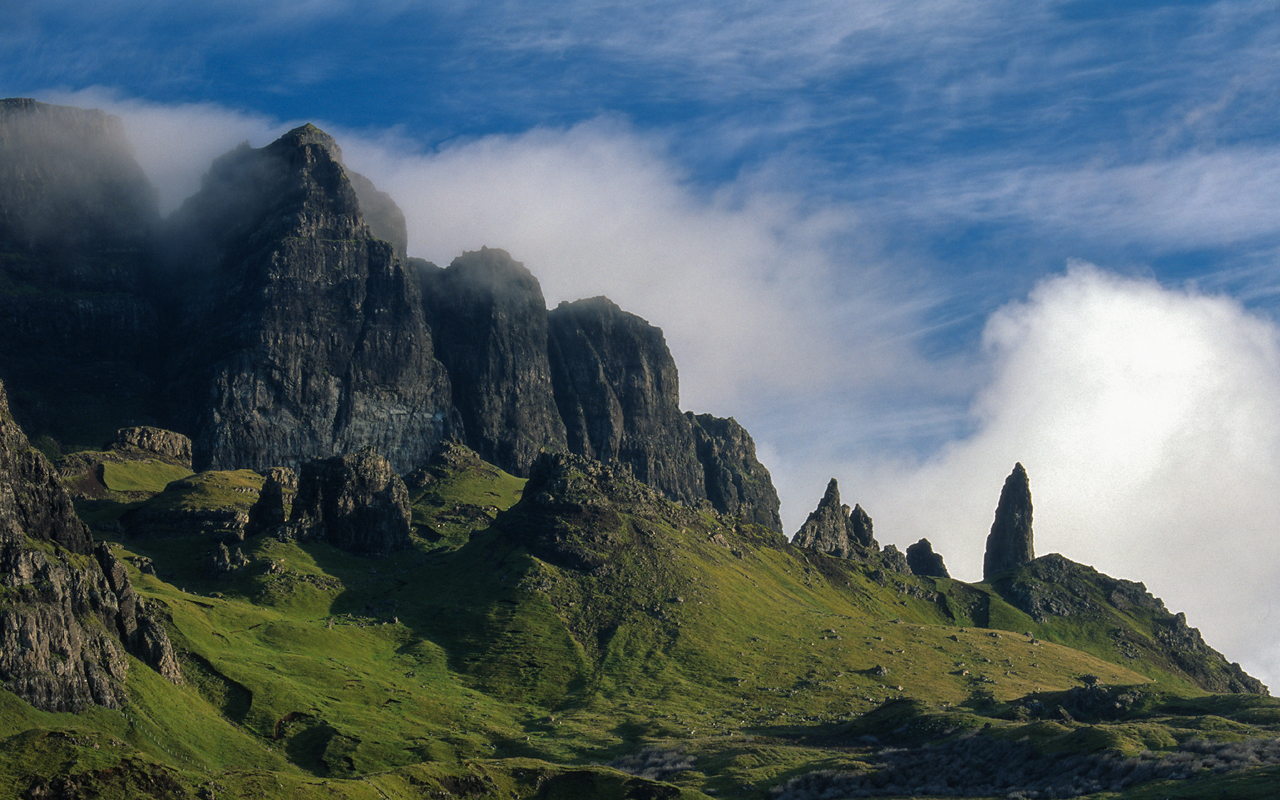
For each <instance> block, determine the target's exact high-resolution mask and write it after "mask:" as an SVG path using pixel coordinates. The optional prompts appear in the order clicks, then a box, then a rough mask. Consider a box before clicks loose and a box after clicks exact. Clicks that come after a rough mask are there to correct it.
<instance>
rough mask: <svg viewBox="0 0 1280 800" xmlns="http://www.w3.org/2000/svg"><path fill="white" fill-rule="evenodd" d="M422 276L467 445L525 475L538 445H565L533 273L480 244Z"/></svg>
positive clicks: (544, 314)
mask: <svg viewBox="0 0 1280 800" xmlns="http://www.w3.org/2000/svg"><path fill="white" fill-rule="evenodd" d="M424 277H425V280H424V287H425V289H424V295H425V300H426V303H427V308H428V309H429V314H430V321H431V326H432V330H433V331H434V335H435V341H436V344H437V347H438V352H439V357H440V360H441V362H442V363H443V364H444V365H445V368H446V369H447V370H448V372H449V382H450V385H451V386H452V387H453V404H454V406H456V407H457V409H458V411H459V413H460V414H461V416H462V424H463V429H464V431H465V434H464V435H465V439H466V442H467V444H468V446H470V447H471V449H473V450H475V451H476V452H477V453H479V454H480V457H481V458H483V459H485V460H486V461H489V462H491V463H493V464H496V465H497V466H499V467H502V468H503V469H505V470H508V471H509V472H513V473H515V474H518V475H526V474H528V471H529V467H530V466H531V465H532V464H533V460H534V458H535V457H537V455H538V452H539V451H541V450H543V449H551V450H562V449H564V448H565V426H564V423H563V422H562V421H561V420H560V414H559V412H558V411H557V409H556V401H555V395H554V392H553V391H552V387H551V365H550V362H549V361H548V358H547V305H546V301H545V300H544V299H543V297H542V289H541V287H540V286H539V285H538V281H537V279H536V278H534V277H533V275H532V274H530V272H529V271H528V270H527V269H525V268H524V265H523V264H521V263H519V262H517V261H515V260H513V259H512V258H511V256H510V255H508V254H507V253H506V251H503V250H492V249H489V248H487V247H486V248H482V249H480V250H478V251H475V252H469V253H465V254H463V255H461V256H459V257H458V258H455V259H454V260H453V263H452V264H450V265H449V266H448V268H447V269H443V270H435V271H428V272H426V273H425V275H424Z"/></svg>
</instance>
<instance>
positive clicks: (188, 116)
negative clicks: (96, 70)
mask: <svg viewBox="0 0 1280 800" xmlns="http://www.w3.org/2000/svg"><path fill="white" fill-rule="evenodd" d="M39 99H40V101H41V102H46V103H54V104H57V105H69V106H78V107H80V108H98V109H102V110H103V111H106V112H108V113H110V114H115V115H116V116H118V117H120V119H121V120H122V122H123V123H124V128H125V133H126V134H127V135H128V137H129V141H130V143H131V144H132V145H133V151H134V155H135V157H136V158H137V159H138V163H139V164H140V165H141V166H142V169H143V171H144V172H145V173H146V174H147V177H148V178H149V179H150V180H151V183H152V184H153V185H155V187H156V189H157V191H158V192H159V194H160V209H161V212H162V213H166V214H167V213H168V212H170V211H172V210H173V209H175V208H177V207H178V205H179V204H181V202H182V201H183V200H185V199H186V198H188V197H190V196H191V195H193V194H195V193H196V191H198V190H199V189H200V179H201V177H202V176H203V175H204V174H205V173H206V172H207V171H208V170H209V165H210V164H211V163H212V162H213V160H214V159H215V158H217V157H218V156H221V155H223V154H224V153H226V152H227V151H228V150H230V149H231V148H233V147H235V146H236V145H238V144H239V143H241V142H249V143H250V144H252V145H253V146H255V147H262V146H263V145H265V144H267V143H269V142H270V141H272V140H273V139H275V138H276V137H278V136H279V135H280V134H282V133H284V132H285V131H287V130H289V129H290V128H292V127H294V124H290V123H282V122H280V121H278V120H274V119H271V118H269V117H267V116H265V115H262V114H255V113H252V112H246V111H237V110H234V109H229V108H227V107H225V106H222V105H219V104H217V103H181V104H174V105H159V104H155V103H149V102H147V101H144V100H139V99H136V98H131V97H126V96H123V95H121V94H120V93H118V92H116V91H114V90H112V89H108V88H103V87H91V88H88V89H81V90H78V91H74V92H72V91H50V92H42V93H41V94H40V97H39Z"/></svg>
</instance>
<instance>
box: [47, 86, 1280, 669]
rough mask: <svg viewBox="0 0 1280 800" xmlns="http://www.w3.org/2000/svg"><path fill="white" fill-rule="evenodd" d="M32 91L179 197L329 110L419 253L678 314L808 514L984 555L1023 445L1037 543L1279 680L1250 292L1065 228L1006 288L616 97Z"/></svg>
mask: <svg viewBox="0 0 1280 800" xmlns="http://www.w3.org/2000/svg"><path fill="white" fill-rule="evenodd" d="M41 99H42V100H46V101H48V102H56V103H68V104H73V105H79V106H82V107H100V108H105V109H107V110H109V111H111V112H112V113H116V114H119V115H121V116H122V118H123V119H124V122H125V125H126V128H127V130H128V132H129V134H130V135H131V137H133V141H134V145H135V149H136V151H137V156H138V158H139V161H140V162H141V163H142V166H143V168H144V170H145V171H146V172H147V173H148V175H150V176H151V179H152V181H153V182H154V183H156V184H157V187H158V189H159V193H160V202H161V205H162V210H164V211H166V212H167V211H169V210H171V209H172V208H174V207H176V206H177V204H178V203H179V202H181V200H182V199H183V198H184V197H185V196H186V195H187V194H190V193H191V192H194V191H195V190H196V188H198V186H199V178H200V175H201V173H202V172H203V171H204V170H205V169H206V168H207V166H208V164H209V161H210V160H211V159H212V158H213V157H215V156H216V155H219V154H221V153H223V152H225V151H226V150H228V149H229V148H231V147H233V146H235V145H236V144H237V143H238V142H240V141H243V140H246V139H247V140H249V141H250V142H251V144H253V145H254V146H261V145H263V144H266V143H267V142H269V141H271V140H272V139H273V138H274V137H275V136H276V135H278V134H279V133H280V132H282V131H284V130H286V129H288V128H290V127H292V126H293V125H295V124H297V123H298V122H301V121H313V122H315V123H316V124H318V125H320V126H321V127H324V128H325V129H326V130H328V131H329V132H330V133H332V134H334V135H335V136H336V137H337V139H338V141H339V142H340V143H341V145H342V148H343V152H344V156H345V159H346V161H347V163H348V164H349V165H350V166H352V167H353V168H354V169H356V170H358V171H359V172H361V173H363V174H365V175H367V176H368V177H369V178H371V179H372V180H373V182H374V183H375V184H376V185H377V186H378V187H379V188H380V189H382V190H384V191H386V192H388V193H389V194H391V195H392V197H394V198H395V200H396V201H397V203H398V204H399V205H400V206H401V207H402V208H403V209H404V211H405V214H406V217H407V221H408V226H409V254H410V255H413V256H419V257H423V258H427V259H429V260H432V261H435V262H436V263H440V264H446V263H448V262H449V261H450V260H451V259H452V258H453V257H455V256H456V255H458V254H460V253H462V252H463V251H464V250H475V249H478V248H479V247H480V246H482V245H489V246H493V247H502V248H504V249H506V250H508V251H509V252H510V253H511V254H512V255H513V256H514V257H515V258H516V259H518V260H520V261H522V262H524V264H525V265H526V266H527V267H528V269H529V270H530V271H531V272H532V273H533V274H534V275H535V276H537V278H538V280H539V281H540V282H541V285H542V288H543V292H544V294H545V296H546V299H547V301H548V304H549V305H551V306H555V305H556V304H557V303H558V302H559V301H561V300H574V299H577V298H579V297H590V296H595V295H607V296H609V297H610V298H611V299H613V300H614V301H616V302H617V303H619V304H620V305H621V306H623V307H624V308H626V309H628V310H630V311H633V312H634V313H636V314H639V315H640V316H642V317H644V318H645V319H647V320H649V322H651V323H652V324H654V325H657V326H659V327H661V328H662V329H663V331H664V332H665V334H666V338H667V341H668V342H669V344H670V346H671V349H672V352H673V355H674V356H675V360H676V362H677V364H678V365H679V368H680V384H681V389H682V395H681V398H682V406H683V407H684V408H687V409H693V410H703V409H708V408H710V409H715V410H716V412H717V413H718V414H723V415H726V416H727V415H732V416H734V417H736V418H737V419H738V421H739V422H741V423H742V424H743V425H745V426H746V427H747V428H748V430H750V431H751V433H752V435H753V436H754V437H755V439H756V441H757V443H758V444H759V446H760V455H761V460H762V461H764V463H765V464H766V466H768V467H769V469H770V470H771V472H772V474H773V477H774V481H775V483H776V484H777V486H778V489H779V493H780V495H781V496H782V502H783V509H782V513H783V517H784V520H785V528H786V530H787V531H788V532H789V533H790V532H793V531H794V530H795V529H796V528H797V527H798V526H799V524H800V522H801V521H802V520H803V519H804V516H805V515H806V514H807V513H808V511H810V510H812V508H813V507H814V506H815V505H816V503H817V501H818V499H819V497H820V496H821V493H822V488H823V487H824V486H825V485H826V483H827V480H828V479H829V478H830V477H832V476H835V477H837V478H839V480H840V485H841V489H842V493H843V495H844V497H845V500H846V502H848V503H850V504H853V503H855V502H856V503H858V504H860V505H861V506H862V507H863V508H864V509H866V510H867V512H868V513H869V514H870V515H871V516H872V517H873V518H874V520H875V530H876V534H877V537H878V538H879V539H880V540H881V542H882V543H886V544H888V543H894V544H897V545H899V546H900V547H903V546H905V545H907V544H909V543H911V542H914V541H916V540H917V539H919V538H920V537H922V536H927V537H928V538H929V539H930V541H931V542H932V543H933V544H934V547H935V549H936V550H937V551H938V552H940V553H942V555H943V556H944V557H945V558H946V561H947V564H948V566H949V567H950V568H951V571H952V574H953V575H955V576H956V577H958V578H961V579H964V580H977V579H979V577H980V563H981V553H982V543H983V541H984V539H985V537H986V534H987V531H988V528H989V526H990V524H991V518H992V513H993V512H994V509H995V504H996V500H997V497H998V493H999V489H1000V485H1001V482H1002V481H1003V479H1004V476H1005V475H1007V474H1008V472H1009V469H1010V468H1011V467H1012V465H1013V464H1014V463H1015V462H1018V461H1020V462H1021V463H1023V464H1024V465H1025V466H1026V468H1027V471H1028V473H1029V475H1030V480H1031V490H1032V494H1033V497H1034V499H1035V508H1036V519H1035V523H1036V524H1035V532H1036V543H1037V552H1038V553H1049V552H1055V551H1056V552H1062V553H1064V554H1065V555H1067V556H1068V557H1070V558H1072V559H1074V560H1077V561H1080V562H1083V563H1087V564H1091V565H1093V566H1095V567H1097V568H1098V569H1100V570H1102V571H1103V572H1106V573H1109V574H1113V575H1116V576H1119V577H1124V578H1129V579H1132V580H1139V581H1144V582H1145V583H1146V584H1147V586H1148V588H1150V589H1151V590H1152V591H1153V592H1154V593H1155V594H1156V595H1158V596H1161V597H1163V598H1164V599H1165V600H1166V602H1167V603H1168V604H1169V605H1170V607H1172V608H1177V609H1184V610H1185V611H1186V612H1187V614H1188V618H1189V619H1190V620H1191V621H1192V622H1193V624H1195V625H1197V626H1199V627H1200V628H1201V629H1202V630H1203V631H1204V634H1205V637H1206V639H1207V640H1208V641H1209V643H1210V644H1211V645H1213V646H1214V647H1216V648H1218V649H1220V650H1222V651H1223V652H1224V653H1226V654H1227V656H1228V657H1229V658H1230V659H1232V660H1235V659H1238V660H1239V661H1240V662H1241V663H1242V665H1243V666H1244V667H1245V669H1246V670H1248V671H1250V672H1252V673H1254V674H1257V675H1258V676H1259V677H1261V678H1262V679H1263V681H1264V682H1265V683H1268V684H1269V685H1271V686H1273V687H1274V686H1276V685H1277V684H1278V683H1280V645H1278V644H1277V643H1276V641H1275V636H1274V633H1273V631H1274V625H1273V622H1274V619H1273V618H1272V616H1271V615H1272V613H1273V608H1272V604H1273V601H1272V599H1271V594H1272V591H1271V588H1272V587H1273V586H1274V585H1276V583H1277V579H1280V575H1278V574H1277V572H1278V571H1280V568H1277V567H1276V566H1275V565H1277V564H1280V540H1278V539H1277V537H1276V536H1275V535H1274V532H1275V530H1276V529H1277V526H1278V525H1280V501H1278V500H1277V495H1276V493H1275V491H1274V487H1275V486H1277V485H1278V484H1280V447H1278V445H1280V345H1278V344H1277V341H1278V338H1280V333H1278V331H1277V327H1276V324H1275V322H1274V321H1273V320H1272V319H1270V318H1267V317H1264V316H1262V315H1260V314H1258V313H1256V312H1253V311H1250V310H1248V309H1246V308H1245V307H1244V306H1243V305H1242V304H1241V303H1240V302H1239V301H1237V300H1235V299H1232V298H1229V297H1224V296H1220V295H1216V294H1214V293H1213V292H1211V291H1206V290H1201V289H1198V288H1197V287H1196V286H1194V285H1169V284H1161V283H1158V282H1156V281H1155V280H1154V279H1152V278H1149V277H1146V276H1145V275H1144V272H1143V270H1142V269H1141V268H1140V267H1138V268H1135V267H1133V266H1131V265H1128V264H1126V263H1123V262H1121V261H1119V258H1120V257H1119V256H1117V259H1118V260H1117V263H1116V264H1114V265H1108V264H1106V263H1102V264H1096V265H1092V264H1086V263H1083V262H1073V261H1071V257H1072V256H1073V253H1071V252H1063V253H1062V254H1061V263H1062V271H1061V272H1060V273H1058V274H1056V275H1052V276H1050V277H1048V278H1045V279H1043V280H1042V281H1040V282H1039V283H1038V284H1037V285H1035V286H1034V287H1033V288H1031V287H1028V288H1030V291H1026V290H1025V289H1017V288H1016V287H1014V288H1013V289H1009V291H1010V292H1011V294H1006V295H999V294H988V293H986V290H987V289H989V288H990V284H989V283H988V282H984V279H983V277H982V276H973V277H972V279H971V280H970V281H969V282H965V280H963V279H961V278H957V277H954V276H952V277H951V278H948V279H946V280H943V279H938V278H937V276H936V275H934V274H933V273H931V271H930V266H931V265H930V262H929V258H928V257H927V256H926V255H924V254H922V253H920V252H913V251H910V250H906V251H904V250H902V249H900V248H896V247H892V246H890V245H888V244H886V237H885V236H884V235H883V234H884V231H883V228H882V227H881V226H880V222H879V221H878V217H877V215H876V213H875V210H874V209H869V208H865V207H854V206H850V205H830V206H828V205H820V204H814V203H812V202H810V201H806V200H805V199H803V198H801V197H799V196H797V195H795V194H793V193H790V192H788V191H787V190H785V189H784V188H782V187H783V186H784V185H785V184H784V183H783V182H779V181H775V180H772V179H771V176H770V174H769V172H768V170H757V171H755V172H752V173H744V174H741V175H738V176H736V177H735V178H734V179H732V180H729V181H727V182H725V183H724V184H723V185H721V186H720V188H719V189H717V190H716V191H714V192H708V191H705V190H702V189H697V188H694V187H692V186H691V185H690V184H688V183H687V182H686V181H684V180H683V177H682V173H681V169H680V167H679V166H678V160H677V159H675V158H674V157H672V154H671V153H670V152H669V150H668V146H667V143H666V142H664V141H663V140H662V138H661V137H660V136H655V135H653V134H641V133H639V132H637V131H636V130H634V129H632V128H631V127H629V126H628V125H627V124H626V122H625V121H623V120H620V119H616V118H611V117H603V118H598V119H595V120H592V121H590V122H585V123H581V124H578V125H575V126H572V127H568V128H555V129H552V128H540V129H533V130H530V131H526V132H524V133H520V134H513V135H502V136H496V135H495V136H487V137H483V138H479V139H474V140H466V141H456V142H451V143H449V144H447V145H444V146H441V147H439V148H437V149H435V150H431V151H423V150H422V149H420V148H419V147H418V146H417V145H414V144H411V143H410V142H409V141H408V140H407V139H405V138H403V137H400V136H398V135H397V133H396V132H395V131H380V130H360V131H351V130H342V129H341V128H340V127H337V126H329V125H326V124H325V121H324V120H301V121H300V120H288V121H280V120H272V119H266V118H262V117H257V116H254V115H251V114H243V113H237V112H234V111H229V110H227V109H224V108H221V107H218V106H214V105H187V106H174V107H166V106H158V105H148V104H146V103H142V102H139V101H134V100H130V99H128V98H121V97H116V96H112V95H109V94H106V93H103V92H80V93H76V94H70V95H44V96H42V97H41ZM772 166H773V167H774V168H777V169H784V168H785V164H782V163H778V164H774V165H772ZM1010 297H1012V299H1009V298H1010Z"/></svg>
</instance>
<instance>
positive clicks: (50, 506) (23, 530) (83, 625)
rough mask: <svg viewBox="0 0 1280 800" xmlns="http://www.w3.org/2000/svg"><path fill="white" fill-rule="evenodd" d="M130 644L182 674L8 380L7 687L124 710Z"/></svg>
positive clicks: (2, 598)
mask: <svg viewBox="0 0 1280 800" xmlns="http://www.w3.org/2000/svg"><path fill="white" fill-rule="evenodd" d="M126 652H131V653H133V654H134V655H136V656H138V657H139V658H141V659H142V660H143V661H146V662H148V663H149V664H151V665H152V666H153V667H154V668H156V669H157V670H159V671H160V672H161V673H162V674H163V675H164V676H165V677H167V678H169V679H170V680H172V681H174V682H181V680H182V675H181V673H180V672H179V670H178V665H177V662H176V660H175V659H174V655H173V651H172V648H171V647H170V644H169V637H168V635H167V634H166V632H165V629H164V628H163V627H162V626H161V625H160V624H159V622H158V621H157V620H156V619H154V618H153V617H152V616H151V615H150V614H148V613H147V612H146V611H145V605H141V606H140V604H139V602H138V596H137V593H136V592H135V591H134V589H133V586H132V584H131V583H130V580H129V575H128V572H127V570H126V569H125V567H124V565H123V564H122V563H121V561H120V559H119V558H118V557H117V556H116V555H115V553H114V552H113V551H112V549H111V547H110V546H108V545H106V544H97V545H95V543H94V541H93V537H92V536H91V534H90V533H89V528H88V527H87V526H86V525H85V524H84V523H83V522H81V521H80V519H79V517H77V516H76V513H75V510H74V509H73V507H72V503H71V497H70V495H69V494H68V493H67V491H66V489H64V488H63V486H62V484H61V482H60V481H59V478H58V473H57V471H56V470H54V469H53V467H52V466H51V465H50V464H49V462H48V461H47V460H46V459H45V457H44V456H43V455H42V454H41V453H40V452H38V451H36V450H35V449H33V448H32V447H31V446H30V444H29V443H28V441H27V438H26V436H25V435H24V434H23V433H22V431H21V429H19V428H18V426H17V425H16V424H15V423H14V421H13V417H12V416H11V415H10V414H9V406H8V400H7V397H6V395H5V391H4V385H3V384H0V685H3V686H4V688H5V689H7V690H8V691H11V692H13V693H14V694H15V695H17V696H18V697H21V698H22V699H23V700H25V701H26V702H27V703H30V704H31V705H32V706H33V707H35V708H40V709H44V710H47V711H80V710H83V709H84V708H86V707H87V706H90V705H98V706H105V707H107V708H119V707H121V706H122V705H124V704H126V703H127V702H128V694H127V691H126V689H125V680H126V672H127V671H128V668H129V665H128V661H127V659H126Z"/></svg>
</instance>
